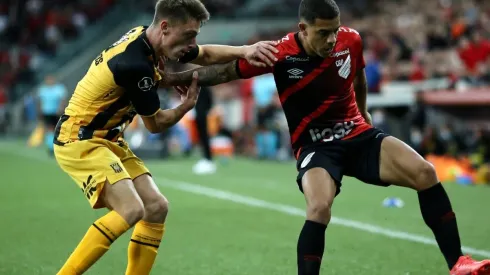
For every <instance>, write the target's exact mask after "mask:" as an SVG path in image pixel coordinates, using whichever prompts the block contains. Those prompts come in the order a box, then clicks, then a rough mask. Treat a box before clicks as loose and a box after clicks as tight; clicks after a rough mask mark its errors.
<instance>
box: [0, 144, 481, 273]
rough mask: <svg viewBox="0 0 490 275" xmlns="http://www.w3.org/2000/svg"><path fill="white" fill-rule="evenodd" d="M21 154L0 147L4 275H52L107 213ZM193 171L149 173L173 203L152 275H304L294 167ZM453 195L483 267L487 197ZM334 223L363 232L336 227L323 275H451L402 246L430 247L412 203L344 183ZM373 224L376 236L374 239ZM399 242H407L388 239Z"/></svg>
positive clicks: (114, 260) (426, 253) (437, 260)
mask: <svg viewBox="0 0 490 275" xmlns="http://www.w3.org/2000/svg"><path fill="white" fill-rule="evenodd" d="M24 144H25V143H21V142H18V141H2V142H0V163H1V172H2V173H1V179H2V180H1V183H0V207H1V209H2V214H1V220H2V227H1V234H0V243H1V246H0V274H5V275H35V274H56V272H57V270H58V268H59V267H60V266H61V265H62V264H63V262H64V261H65V260H66V258H67V257H68V255H69V254H70V253H71V251H72V249H73V248H74V247H75V246H76V244H77V243H78V242H79V240H80V239H81V237H82V236H83V234H84V233H85V231H86V230H87V228H88V226H89V225H90V224H91V223H92V222H93V221H94V220H95V219H97V218H98V217H99V216H101V215H103V214H104V213H105V210H98V211H94V210H91V209H90V207H89V204H88V203H87V201H86V199H85V197H84V196H83V194H82V192H81V191H80V190H79V189H78V188H77V186H76V185H75V183H74V182H73V181H72V180H71V179H70V178H69V177H68V176H67V175H66V174H64V173H63V172H62V171H61V169H60V168H59V167H58V166H57V164H56V162H55V161H54V160H53V159H50V158H49V157H47V154H45V152H44V151H43V150H38V149H29V148H26V147H25V145H24ZM194 161H195V159H189V160H182V159H177V160H162V161H148V162H147V165H148V167H149V168H150V170H151V171H152V173H153V175H154V177H155V179H156V182H157V183H158V184H159V185H160V187H161V190H162V192H163V193H164V194H165V196H167V198H168V199H169V201H170V213H169V217H168V220H167V225H166V228H167V231H166V235H165V238H164V241H163V242H162V245H161V247H160V252H159V255H158V258H157V260H156V265H155V267H154V269H153V272H152V274H171V275H180V274H183V275H191V274H192V275H207V274H210V275H211V274H212V275H221V274H223V275H224V274H226V275H228V274H237V275H238V274H243V275H245V274H250V275H262V274H263V275H274V274H277V275H294V274H296V241H297V236H298V234H299V231H300V230H301V227H302V225H303V222H304V218H303V217H302V216H301V210H303V209H304V199H303V196H302V194H301V193H300V192H299V191H298V189H297V186H296V183H295V177H296V172H295V166H294V163H292V162H291V163H282V164H280V163H271V162H260V161H254V160H245V159H234V160H231V161H230V162H229V163H228V164H226V165H224V164H222V165H220V167H219V170H218V173H217V174H216V175H212V176H195V175H193V174H192V173H191V167H192V164H193V163H194ZM445 186H447V190H448V193H449V195H450V197H451V199H452V203H453V207H454V208H455V211H456V214H457V217H458V223H459V226H460V233H461V237H462V241H463V243H464V245H465V246H467V247H469V248H473V249H477V250H479V254H480V255H475V257H476V258H478V259H482V258H484V256H485V255H488V256H490V251H489V250H490V214H489V211H490V200H489V199H488V198H489V197H490V188H488V187H485V186H479V187H465V186H459V185H456V184H449V183H448V184H446V185H445ZM388 196H397V197H400V198H402V199H403V200H404V201H405V203H406V205H405V207H404V208H401V209H396V208H383V207H382V205H381V202H382V200H383V199H384V198H385V197H388ZM333 215H334V216H335V217H337V218H341V219H343V220H338V221H348V222H354V221H355V222H357V223H356V224H357V225H358V226H357V227H358V228H353V227H352V226H345V225H341V224H338V223H336V224H331V225H330V226H329V228H328V230H327V235H326V251H325V256H324V262H323V267H322V274H356V275H364V274H365V275H368V274H369V275H373V274H376V275H407V274H411V275H419V274H430V275H434V274H448V271H447V268H446V267H445V262H444V260H443V257H442V256H441V254H440V253H439V250H438V248H437V247H436V246H434V245H431V244H424V243H421V241H422V242H424V240H426V239H422V240H419V239H417V238H416V239H415V240H413V238H411V237H408V238H409V239H410V240H407V237H406V236H405V235H403V234H412V235H408V236H413V235H417V236H420V237H427V238H432V233H431V232H430V230H429V229H427V228H426V226H425V224H424V223H423V221H422V218H421V216H420V212H419V207H418V200H417V195H416V193H414V192H413V191H410V190H403V189H401V188H396V187H390V188H381V187H373V186H368V185H365V184H362V183H360V182H358V181H356V180H353V179H350V178H346V179H345V180H344V186H343V189H342V193H341V194H340V196H339V197H338V198H337V199H336V201H335V203H334V206H333ZM366 224H370V225H374V226H376V228H375V229H374V232H368V229H369V228H367V227H366V226H367V225H366ZM354 227H356V225H354ZM380 229H382V230H385V231H382V230H381V231H380ZM371 231H373V230H371ZM394 231H396V232H398V233H400V232H401V233H403V234H402V235H401V237H400V235H397V236H398V237H399V238H393V237H389V236H387V234H388V235H389V234H390V232H394ZM129 236H130V234H128V233H126V234H125V235H124V236H122V237H121V238H120V239H118V240H117V241H116V242H115V243H114V245H113V246H112V247H111V249H110V250H109V252H108V253H107V254H106V255H105V256H104V257H103V258H102V259H101V260H100V261H99V262H98V263H97V264H96V265H95V266H94V267H93V268H92V269H91V270H90V271H89V272H88V273H87V274H104V275H105V274H109V275H110V274H124V270H125V266H126V262H127V259H126V252H127V244H128V240H129ZM417 236H415V237H417ZM400 238H401V239H400ZM488 256H487V257H488Z"/></svg>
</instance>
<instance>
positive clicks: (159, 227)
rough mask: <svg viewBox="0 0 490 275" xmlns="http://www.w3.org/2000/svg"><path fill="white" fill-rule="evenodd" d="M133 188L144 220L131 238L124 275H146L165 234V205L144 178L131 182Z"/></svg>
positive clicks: (155, 188)
mask: <svg viewBox="0 0 490 275" xmlns="http://www.w3.org/2000/svg"><path fill="white" fill-rule="evenodd" d="M134 186H135V188H136V191H137V192H138V195H139V196H140V197H141V199H142V201H143V204H144V209H145V216H144V217H143V219H142V220H141V221H139V222H138V223H137V224H136V226H135V227H134V231H133V235H132V236H131V241H130V243H129V246H128V266H127V269H126V274H127V275H132V274H138V275H144V274H149V273H150V270H151V268H152V266H153V263H154V262H155V258H156V256H157V251H158V247H159V246H160V242H161V240H162V237H163V233H164V231H165V228H164V222H165V218H166V217H167V213H168V201H167V199H166V198H165V197H164V196H163V195H162V194H161V193H160V190H159V189H158V187H157V186H156V184H155V182H154V181H153V179H152V178H151V176H150V175H148V174H143V175H141V176H139V177H137V178H135V179H134Z"/></svg>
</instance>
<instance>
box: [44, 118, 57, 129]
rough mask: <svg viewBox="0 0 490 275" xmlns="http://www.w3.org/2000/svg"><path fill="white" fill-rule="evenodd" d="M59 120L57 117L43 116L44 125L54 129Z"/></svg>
mask: <svg viewBox="0 0 490 275" xmlns="http://www.w3.org/2000/svg"><path fill="white" fill-rule="evenodd" d="M59 118H60V117H59V116H57V115H43V120H44V125H46V126H48V127H51V128H55V127H56V124H58V119H59Z"/></svg>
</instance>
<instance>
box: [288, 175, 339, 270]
mask: <svg viewBox="0 0 490 275" xmlns="http://www.w3.org/2000/svg"><path fill="white" fill-rule="evenodd" d="M302 187H303V193H304V195H305V199H306V206H307V211H306V222H305V224H304V226H303V229H302V230H301V234H300V236H299V240H298V247H297V261H298V275H315V274H320V265H321V261H322V257H323V251H324V248H325V230H326V228H327V225H328V223H329V222H330V218H331V207H332V204H333V200H334V198H335V193H336V191H337V186H336V185H335V182H334V180H333V179H332V178H331V177H330V175H329V174H328V172H327V171H326V170H325V169H323V168H312V169H310V170H308V171H307V172H306V173H305V174H304V176H303V178H302Z"/></svg>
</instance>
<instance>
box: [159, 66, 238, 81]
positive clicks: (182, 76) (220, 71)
mask: <svg viewBox="0 0 490 275" xmlns="http://www.w3.org/2000/svg"><path fill="white" fill-rule="evenodd" d="M237 62H238V61H237V60H235V61H232V62H229V63H226V64H219V65H212V66H206V67H201V68H197V69H193V70H188V71H184V72H180V73H173V74H166V75H164V79H163V84H164V85H166V86H181V85H189V83H191V81H192V74H193V72H194V71H197V72H198V74H199V80H198V85H199V86H214V85H218V84H222V83H226V82H230V81H233V80H236V79H240V76H239V75H238V72H237Z"/></svg>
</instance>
